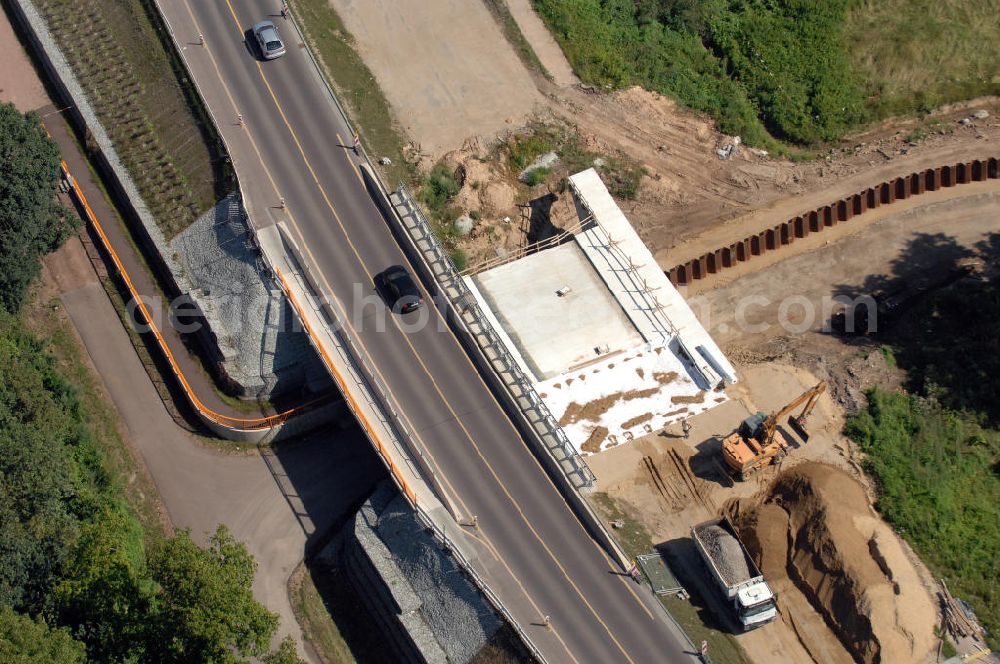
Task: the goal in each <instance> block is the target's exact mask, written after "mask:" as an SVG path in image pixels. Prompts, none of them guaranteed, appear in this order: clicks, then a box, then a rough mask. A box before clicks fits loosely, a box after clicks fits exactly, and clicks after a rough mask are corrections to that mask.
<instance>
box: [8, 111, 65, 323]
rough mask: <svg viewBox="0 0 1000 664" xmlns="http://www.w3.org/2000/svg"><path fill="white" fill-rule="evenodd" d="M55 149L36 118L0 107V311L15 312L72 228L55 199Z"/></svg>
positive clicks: (57, 155)
mask: <svg viewBox="0 0 1000 664" xmlns="http://www.w3.org/2000/svg"><path fill="white" fill-rule="evenodd" d="M59 176H60V174H59V149H58V148H57V147H56V144H55V143H54V142H53V141H52V139H50V138H49V137H48V135H47V134H46V132H45V129H44V128H43V127H42V125H41V123H40V121H39V118H38V116H37V115H35V114H34V113H28V114H22V113H21V112H20V111H18V110H17V108H15V107H14V105H13V104H0V307H3V308H4V309H6V310H7V311H9V312H14V311H17V310H18V309H19V308H20V306H21V302H22V300H23V299H24V294H25V292H26V290H27V287H28V284H29V283H30V282H31V280H32V279H34V278H35V277H36V276H37V275H38V272H39V269H40V267H39V266H40V263H39V259H40V258H41V256H42V255H43V254H46V253H48V252H50V251H52V250H54V249H56V248H57V247H58V246H59V245H60V244H62V242H63V240H65V239H66V238H67V237H68V236H69V233H70V231H71V229H72V227H73V222H72V221H70V216H69V215H68V214H66V210H65V208H63V207H62V206H61V205H60V204H59V203H58V202H57V201H56V199H55V194H56V187H57V186H58V184H59Z"/></svg>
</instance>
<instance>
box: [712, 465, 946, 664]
mask: <svg viewBox="0 0 1000 664" xmlns="http://www.w3.org/2000/svg"><path fill="white" fill-rule="evenodd" d="M732 516H733V518H734V522H735V523H736V525H737V527H738V528H739V529H740V533H741V536H742V538H743V541H744V543H745V544H746V546H747V548H748V549H749V551H750V554H751V556H753V558H754V559H755V561H756V562H757V563H758V564H759V566H760V567H761V570H762V571H763V573H764V576H765V578H767V579H768V580H769V581H772V582H774V583H775V584H777V585H780V584H781V583H782V582H784V581H786V580H790V581H791V583H792V584H794V587H795V588H796V589H797V590H799V591H801V592H802V593H803V594H804V595H805V596H806V597H807V598H808V600H809V602H810V603H811V604H812V605H813V607H814V608H815V609H816V610H817V611H819V612H820V614H821V615H822V616H823V618H824V619H825V620H826V622H827V623H828V624H829V625H830V626H831V628H832V629H833V630H834V632H835V633H836V634H837V636H838V637H839V638H840V640H841V642H842V643H843V644H844V646H845V647H846V648H847V650H848V651H849V652H850V653H851V654H852V656H853V657H854V658H855V659H856V660H858V661H861V662H866V663H875V662H914V661H919V660H921V659H923V658H924V657H925V656H926V655H927V653H929V652H930V650H931V649H932V648H933V647H934V645H935V639H934V634H933V630H934V625H935V623H936V620H937V611H936V609H935V607H934V604H933V602H932V600H931V597H930V594H929V593H928V592H927V591H926V589H925V588H924V587H923V585H922V584H921V582H920V579H919V577H918V576H917V572H916V570H915V569H914V567H913V565H912V564H911V563H910V561H909V559H908V558H907V557H906V554H905V553H904V551H903V548H902V546H901V544H900V542H899V540H898V539H897V537H896V536H895V534H894V533H893V532H892V531H891V530H890V529H889V528H888V526H886V524H885V523H884V522H882V521H881V520H880V519H878V517H877V516H876V515H875V513H874V512H873V511H872V509H871V507H870V505H869V504H868V499H867V497H866V495H865V492H864V489H863V488H862V487H861V485H860V484H858V483H857V482H856V481H855V480H854V479H853V478H851V477H850V476H849V475H847V474H846V473H844V472H843V471H840V470H838V469H836V468H833V467H830V466H825V465H821V464H816V463H803V464H800V465H798V466H796V467H795V468H793V469H791V470H789V471H786V472H784V473H783V474H782V475H781V476H779V478H778V479H777V481H776V482H775V483H774V485H773V486H772V487H771V489H770V491H769V492H768V493H767V494H766V495H765V496H763V500H761V498H760V497H758V498H757V499H755V500H751V501H743V502H742V503H741V504H737V505H735V506H734V507H733V508H732Z"/></svg>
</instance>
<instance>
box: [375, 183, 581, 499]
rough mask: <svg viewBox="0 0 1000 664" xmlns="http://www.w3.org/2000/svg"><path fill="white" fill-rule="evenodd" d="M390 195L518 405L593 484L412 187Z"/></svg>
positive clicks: (577, 479) (551, 448) (565, 462)
mask: <svg viewBox="0 0 1000 664" xmlns="http://www.w3.org/2000/svg"><path fill="white" fill-rule="evenodd" d="M369 177H373V176H371V175H369ZM389 200H390V202H391V203H392V205H393V206H394V207H395V208H396V210H395V211H396V212H397V213H398V216H399V217H400V218H401V219H402V221H403V223H404V224H405V226H406V230H407V232H408V234H409V235H410V237H411V239H412V241H413V243H414V244H416V246H417V249H418V250H419V251H420V252H421V254H422V255H423V257H424V259H425V260H426V261H427V263H428V264H429V266H430V268H431V270H432V271H433V272H434V275H433V276H434V278H435V280H436V281H437V283H438V284H439V285H440V286H441V289H442V291H443V292H444V294H445V295H446V297H448V299H449V300H450V301H451V303H452V305H453V307H454V309H455V311H456V312H457V313H458V314H459V315H460V316H461V318H462V321H463V322H464V324H465V326H466V328H467V329H468V331H469V333H470V334H471V335H472V336H473V337H474V338H475V341H476V343H477V344H478V345H479V348H480V349H481V350H482V352H483V354H484V355H485V356H486V358H487V359H488V360H489V362H490V364H491V365H492V366H493V369H494V371H495V372H496V374H497V376H498V377H499V378H500V379H501V380H502V381H503V383H504V387H505V388H506V389H507V390H508V391H509V392H510V394H511V396H512V397H513V398H514V400H515V402H516V403H517V405H518V408H519V409H520V410H521V412H522V413H523V414H524V415H525V417H527V418H528V420H529V421H530V422H531V424H532V428H533V429H534V430H535V431H536V432H537V434H538V436H539V437H540V439H541V441H542V442H543V444H544V445H545V448H546V450H547V451H548V453H549V454H550V455H552V457H553V459H554V460H555V461H556V463H557V464H558V465H559V466H560V468H561V469H562V472H563V473H565V475H566V476H567V478H569V479H570V481H571V482H572V483H573V485H574V487H575V488H577V489H583V488H590V487H592V486H593V485H594V480H595V479H596V478H595V477H594V474H593V472H591V470H590V467H589V466H588V465H587V462H586V461H584V460H583V457H581V456H580V454H579V453H578V452H577V451H576V449H575V448H574V447H573V445H572V443H570V441H569V438H567V437H566V433H565V432H564V431H563V430H562V427H560V426H559V423H558V422H557V421H556V419H555V418H554V417H553V416H552V413H551V412H550V411H549V409H548V407H547V406H546V405H545V402H544V401H542V398H541V397H540V396H539V395H538V392H537V391H536V390H535V388H534V385H533V383H532V381H531V380H530V379H529V378H528V377H527V376H526V375H525V374H524V371H523V370H522V369H521V365H520V364H519V363H518V361H517V360H516V359H515V358H514V357H513V356H512V355H511V353H510V351H509V350H508V349H507V345H506V344H505V343H504V342H503V340H502V339H501V338H500V336H499V335H498V334H497V332H496V330H495V329H493V324H492V323H491V322H490V320H489V318H487V317H486V315H485V314H484V313H483V311H482V309H481V308H480V306H479V302H478V301H477V299H476V296H475V295H473V293H472V292H471V291H470V290H469V287H468V285H467V284H466V283H465V279H464V278H463V277H462V276H461V275H460V274H459V272H458V270H457V269H456V268H455V264H454V262H452V260H451V257H450V256H449V255H448V253H447V252H446V251H445V249H444V247H442V246H441V244H440V242H438V239H437V236H436V235H435V234H434V231H433V229H432V228H431V225H430V223H429V222H428V221H427V218H426V217H425V216H424V213H423V212H422V211H421V210H420V208H419V206H417V204H416V203H415V202H414V200H413V196H412V195H411V194H410V191H409V189H407V187H406V185H405V184H404V183H400V184H399V186H398V187H397V188H396V191H395V192H393V194H392V195H391V196H390V197H389Z"/></svg>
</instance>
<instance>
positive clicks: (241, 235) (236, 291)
mask: <svg viewBox="0 0 1000 664" xmlns="http://www.w3.org/2000/svg"><path fill="white" fill-rule="evenodd" d="M170 246H171V249H172V250H173V252H174V256H175V258H176V259H177V260H178V261H179V262H180V264H181V266H182V268H183V271H184V273H185V276H186V277H187V278H188V281H189V282H190V284H191V291H190V293H191V296H192V298H193V299H194V300H195V301H196V302H197V303H198V305H199V306H200V307H201V309H202V311H204V313H205V317H206V319H207V321H208V325H209V327H210V328H211V330H212V332H213V333H214V336H215V339H216V342H217V344H218V346H219V352H220V353H221V355H222V357H223V358H224V361H223V364H224V366H225V370H226V372H227V373H228V375H229V377H230V378H231V379H233V380H234V381H235V382H236V383H238V384H239V385H241V386H242V388H243V391H244V393H245V394H247V395H254V396H268V395H274V394H279V393H282V392H287V391H290V390H293V389H298V388H300V387H301V386H302V385H303V383H306V382H314V381H318V382H322V381H323V380H325V379H324V378H323V374H322V367H321V366H320V364H319V362H318V358H317V357H316V354H315V352H314V351H313V349H312V347H311V346H310V345H309V340H308V338H307V337H306V335H305V333H304V332H302V331H301V330H299V329H298V328H299V326H298V324H297V323H296V320H295V316H294V313H293V312H292V309H291V306H290V305H289V304H288V302H287V301H286V300H285V298H284V295H283V294H282V292H281V290H280V289H279V288H278V286H277V284H275V283H274V281H273V280H272V279H271V277H270V275H269V274H268V272H267V270H266V267H265V266H264V265H263V262H262V261H261V258H260V252H259V250H258V249H257V248H256V246H255V245H254V244H253V242H252V240H251V236H250V229H249V228H248V226H247V223H246V221H245V219H244V216H243V213H242V207H241V205H240V203H239V200H238V198H237V197H235V196H230V197H227V198H225V199H223V200H222V201H220V202H219V203H218V204H217V205H216V206H215V207H214V208H213V209H212V210H210V211H209V212H207V213H206V214H204V215H202V217H201V218H199V219H198V220H197V221H196V222H194V223H193V224H192V225H191V226H189V227H188V228H186V229H185V230H184V231H183V232H182V233H180V234H179V235H177V237H175V238H174V239H173V240H172V241H171V243H170Z"/></svg>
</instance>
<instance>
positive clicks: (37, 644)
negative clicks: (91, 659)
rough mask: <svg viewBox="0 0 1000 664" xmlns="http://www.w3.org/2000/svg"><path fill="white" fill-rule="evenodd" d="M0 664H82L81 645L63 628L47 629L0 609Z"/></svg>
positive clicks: (14, 613)
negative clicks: (2, 663)
mask: <svg viewBox="0 0 1000 664" xmlns="http://www.w3.org/2000/svg"><path fill="white" fill-rule="evenodd" d="M0 661H2V662H4V663H5V664H77V663H79V664H83V662H85V661H87V655H86V651H85V650H84V647H83V644H82V643H80V642H79V641H74V640H73V637H72V636H70V635H69V631H68V630H66V629H51V628H50V627H49V626H48V625H46V624H45V623H44V622H42V621H40V620H38V621H35V620H32V619H31V618H30V617H28V616H25V615H21V614H20V613H17V612H16V611H14V609H12V608H10V607H9V606H0Z"/></svg>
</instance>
